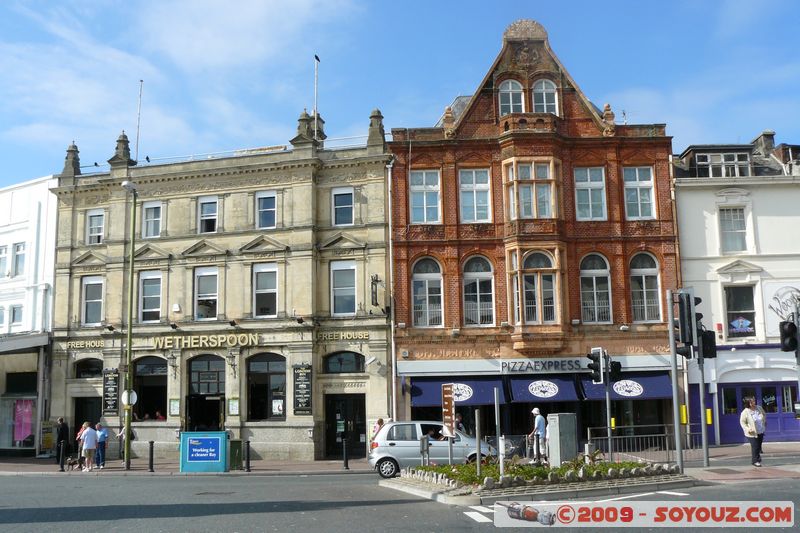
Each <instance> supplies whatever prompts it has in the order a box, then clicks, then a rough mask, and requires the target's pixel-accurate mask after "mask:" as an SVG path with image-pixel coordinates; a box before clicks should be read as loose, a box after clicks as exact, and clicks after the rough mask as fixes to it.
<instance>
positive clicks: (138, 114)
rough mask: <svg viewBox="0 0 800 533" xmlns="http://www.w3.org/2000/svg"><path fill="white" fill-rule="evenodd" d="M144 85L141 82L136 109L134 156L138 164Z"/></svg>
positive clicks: (140, 81)
mask: <svg viewBox="0 0 800 533" xmlns="http://www.w3.org/2000/svg"><path fill="white" fill-rule="evenodd" d="M143 85H144V80H139V105H138V107H137V109H136V149H135V151H134V152H135V153H134V155H133V160H134V161H136V162H138V161H139V126H140V125H141V123H142V86H143Z"/></svg>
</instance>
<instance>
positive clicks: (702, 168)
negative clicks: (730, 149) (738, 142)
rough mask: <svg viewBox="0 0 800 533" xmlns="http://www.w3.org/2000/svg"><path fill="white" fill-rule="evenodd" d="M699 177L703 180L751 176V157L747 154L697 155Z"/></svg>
mask: <svg viewBox="0 0 800 533" xmlns="http://www.w3.org/2000/svg"><path fill="white" fill-rule="evenodd" d="M695 162H696V163H697V176H698V177H701V178H708V177H712V178H721V177H726V178H733V177H737V176H749V175H750V156H749V155H748V154H747V153H733V154H697V155H696V156H695Z"/></svg>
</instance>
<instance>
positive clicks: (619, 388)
mask: <svg viewBox="0 0 800 533" xmlns="http://www.w3.org/2000/svg"><path fill="white" fill-rule="evenodd" d="M611 388H613V389H614V392H616V393H617V394H619V395H620V396H628V397H636V396H641V395H642V394H643V393H644V387H642V385H641V384H640V383H639V382H638V381H633V380H632V379H622V380H620V381H617V382H616V383H614V385H612V387H611Z"/></svg>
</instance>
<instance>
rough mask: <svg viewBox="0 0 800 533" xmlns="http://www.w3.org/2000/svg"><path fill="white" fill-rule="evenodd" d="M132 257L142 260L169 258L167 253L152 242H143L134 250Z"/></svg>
mask: <svg viewBox="0 0 800 533" xmlns="http://www.w3.org/2000/svg"><path fill="white" fill-rule="evenodd" d="M133 257H134V258H135V259H137V260H142V261H157V260H160V259H169V254H168V253H167V252H165V251H164V250H162V249H161V248H159V247H158V246H155V245H153V244H145V245H144V246H142V247H141V248H139V249H138V250H136V252H134V254H133Z"/></svg>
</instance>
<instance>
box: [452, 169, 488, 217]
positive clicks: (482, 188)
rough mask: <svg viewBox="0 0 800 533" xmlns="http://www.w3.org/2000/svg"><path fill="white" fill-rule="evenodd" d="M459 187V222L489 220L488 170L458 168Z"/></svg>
mask: <svg viewBox="0 0 800 533" xmlns="http://www.w3.org/2000/svg"><path fill="white" fill-rule="evenodd" d="M458 180H459V183H460V188H461V222H464V223H467V224H469V223H475V222H490V221H491V211H490V208H489V171H488V170H487V169H480V170H459V172H458Z"/></svg>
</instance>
